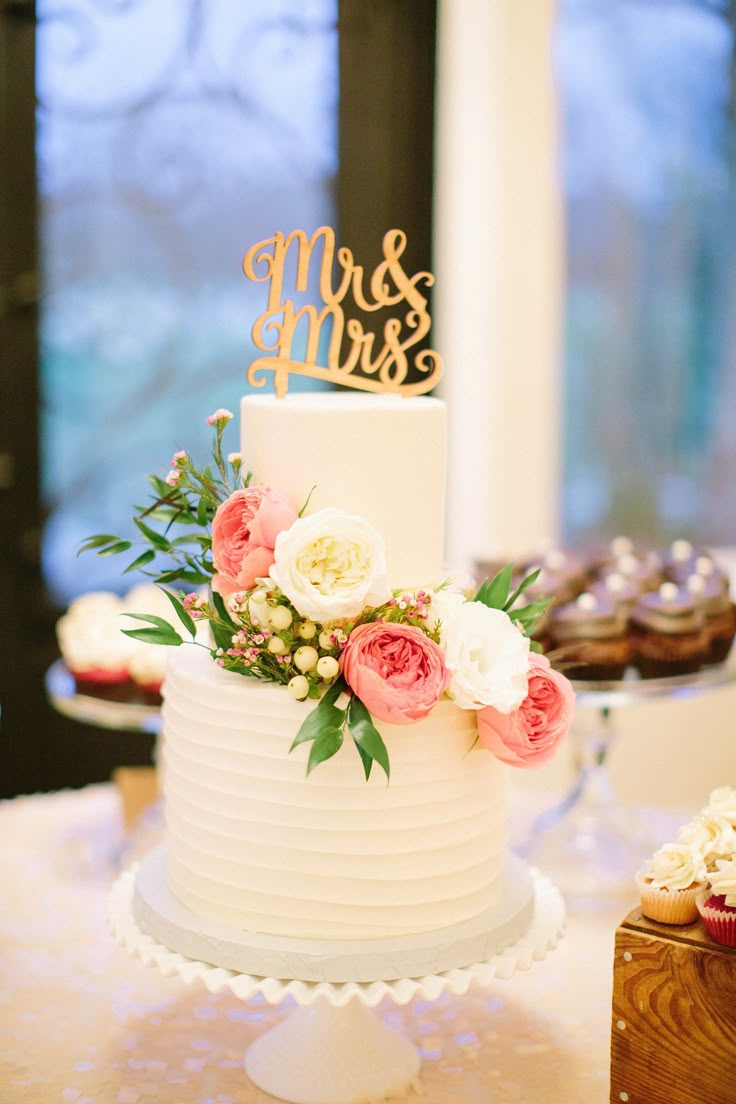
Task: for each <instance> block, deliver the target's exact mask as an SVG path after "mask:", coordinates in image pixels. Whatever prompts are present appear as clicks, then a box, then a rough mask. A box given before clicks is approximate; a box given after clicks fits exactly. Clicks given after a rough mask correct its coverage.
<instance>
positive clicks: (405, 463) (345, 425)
mask: <svg viewBox="0 0 736 1104" xmlns="http://www.w3.org/2000/svg"><path fill="white" fill-rule="evenodd" d="M445 422H446V419H445V404H444V403H443V402H442V401H441V400H439V399H431V398H426V397H419V398H404V397H402V396H398V395H367V394H356V393H354V392H326V391H313V392H305V393H291V394H289V395H287V396H286V398H284V399H277V398H275V396H273V395H247V396H245V398H243V400H242V402H241V435H242V436H241V453H242V456H243V465H244V468H245V470H247V471H250V472H251V473H252V475H253V481H254V482H255V483H257V484H266V485H269V486H271V487H273V488H275V489H278V490H281V491H283V492H285V493H286V494H287V495H288V496H289V497H290V499H291V500H292V502H293V503H294V505H295V506H296V508H297V509H298V510H299V509H301V507H302V506H303V505H304V503H305V502H307V499H309V504H308V507H307V510H306V513H314V512H315V511H317V510H321V509H323V508H324V507H327V506H335V507H338V508H340V509H343V510H346V511H347V512H348V513H350V514H355V515H358V516H359V517H362V518H365V520H366V521H368V522H370V523H371V525H373V526H374V527H375V528H376V529H377V530H378V531H379V532H380V533H381V534H382V536H383V538H384V540H385V542H386V560H387V567H388V577H389V582H390V584H391V586H393V587H396V588H400V587H411V586H430V585H433V584H436V583H438V582H440V581H441V580H442V577H443V553H444V517H445V467H446V429H445Z"/></svg>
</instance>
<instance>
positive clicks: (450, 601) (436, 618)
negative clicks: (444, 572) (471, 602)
mask: <svg viewBox="0 0 736 1104" xmlns="http://www.w3.org/2000/svg"><path fill="white" fill-rule="evenodd" d="M466 601H467V599H466V597H465V595H464V594H462V593H461V592H460V591H458V590H450V589H448V588H445V589H444V590H436V591H434V590H433V591H431V592H430V603H429V617H428V618H427V628H428V629H434V628H436V627H437V624H438V622H441V623H442V624H444V623H445V621H447V620H448V619H449V618H450V617H451V616H452V614H453V613H455V612H457V610H458V609H459V608H460V606H462V605H464V604H465V602H466Z"/></svg>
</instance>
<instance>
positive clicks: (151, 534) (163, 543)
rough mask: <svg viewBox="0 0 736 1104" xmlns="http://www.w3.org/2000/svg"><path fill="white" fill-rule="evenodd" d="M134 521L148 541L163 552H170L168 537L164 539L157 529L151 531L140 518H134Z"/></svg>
mask: <svg viewBox="0 0 736 1104" xmlns="http://www.w3.org/2000/svg"><path fill="white" fill-rule="evenodd" d="M133 521H134V522H135V524H136V525H137V526H138V528H139V529H140V531H141V533H142V534H143V536H144V537H145V538H146V540H147V541H148V542H149V543H150V544H152V545H154V547H155V548H158V549H160V551H161V552H169V551H170V550H171V545H170V544H169V542H168V541H167V539H166V537H162V536H161V534H160V533H157V532H156V530H155V529H151V527H150V526H149V525H146V523H145V522H144V521H141V519H140V518H139V517H134V518H133Z"/></svg>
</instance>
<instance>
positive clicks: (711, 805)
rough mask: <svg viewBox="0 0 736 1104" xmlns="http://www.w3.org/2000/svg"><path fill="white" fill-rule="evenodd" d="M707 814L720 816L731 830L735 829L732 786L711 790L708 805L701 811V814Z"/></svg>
mask: <svg viewBox="0 0 736 1104" xmlns="http://www.w3.org/2000/svg"><path fill="white" fill-rule="evenodd" d="M707 813H714V814H715V815H716V816H722V817H723V819H724V820H727V821H728V823H729V824H730V825H731V827H732V828H736V789H734V787H733V786H718V788H717V789H715V790H711V792H710V796H709V797H708V804H707V805H706V806H705V808H704V809H703V814H707Z"/></svg>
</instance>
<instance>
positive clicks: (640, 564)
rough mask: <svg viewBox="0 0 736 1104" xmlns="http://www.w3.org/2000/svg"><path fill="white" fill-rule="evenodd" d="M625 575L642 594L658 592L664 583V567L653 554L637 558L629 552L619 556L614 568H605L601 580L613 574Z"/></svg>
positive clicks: (648, 553) (645, 554)
mask: <svg viewBox="0 0 736 1104" xmlns="http://www.w3.org/2000/svg"><path fill="white" fill-rule="evenodd" d="M614 573H615V574H616V575H623V577H624V578H625V579H627V580H628V582H630V583H632V584H633V585H634V586H636V587H637V589H638V591H639V593H640V594H643V593H644V592H645V591H647V590H656V588H657V587H658V586H659V584H660V583H661V582H662V565H661V563H660V561H659V559H658V557H657V556H655V555H654V554H653V553H651V552H647V553H644V554H643V555H640V556H637V555H635V554H634V553H633V552H627V553H626V554H625V555H623V556H619V557H618V559H617V560H616V561H615V563H614V564H613V566H612V567H609V568H604V569H603V571H602V572H601V578H602V579H603V580H605V579H606V577H607V576H608V575H611V574H614Z"/></svg>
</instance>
